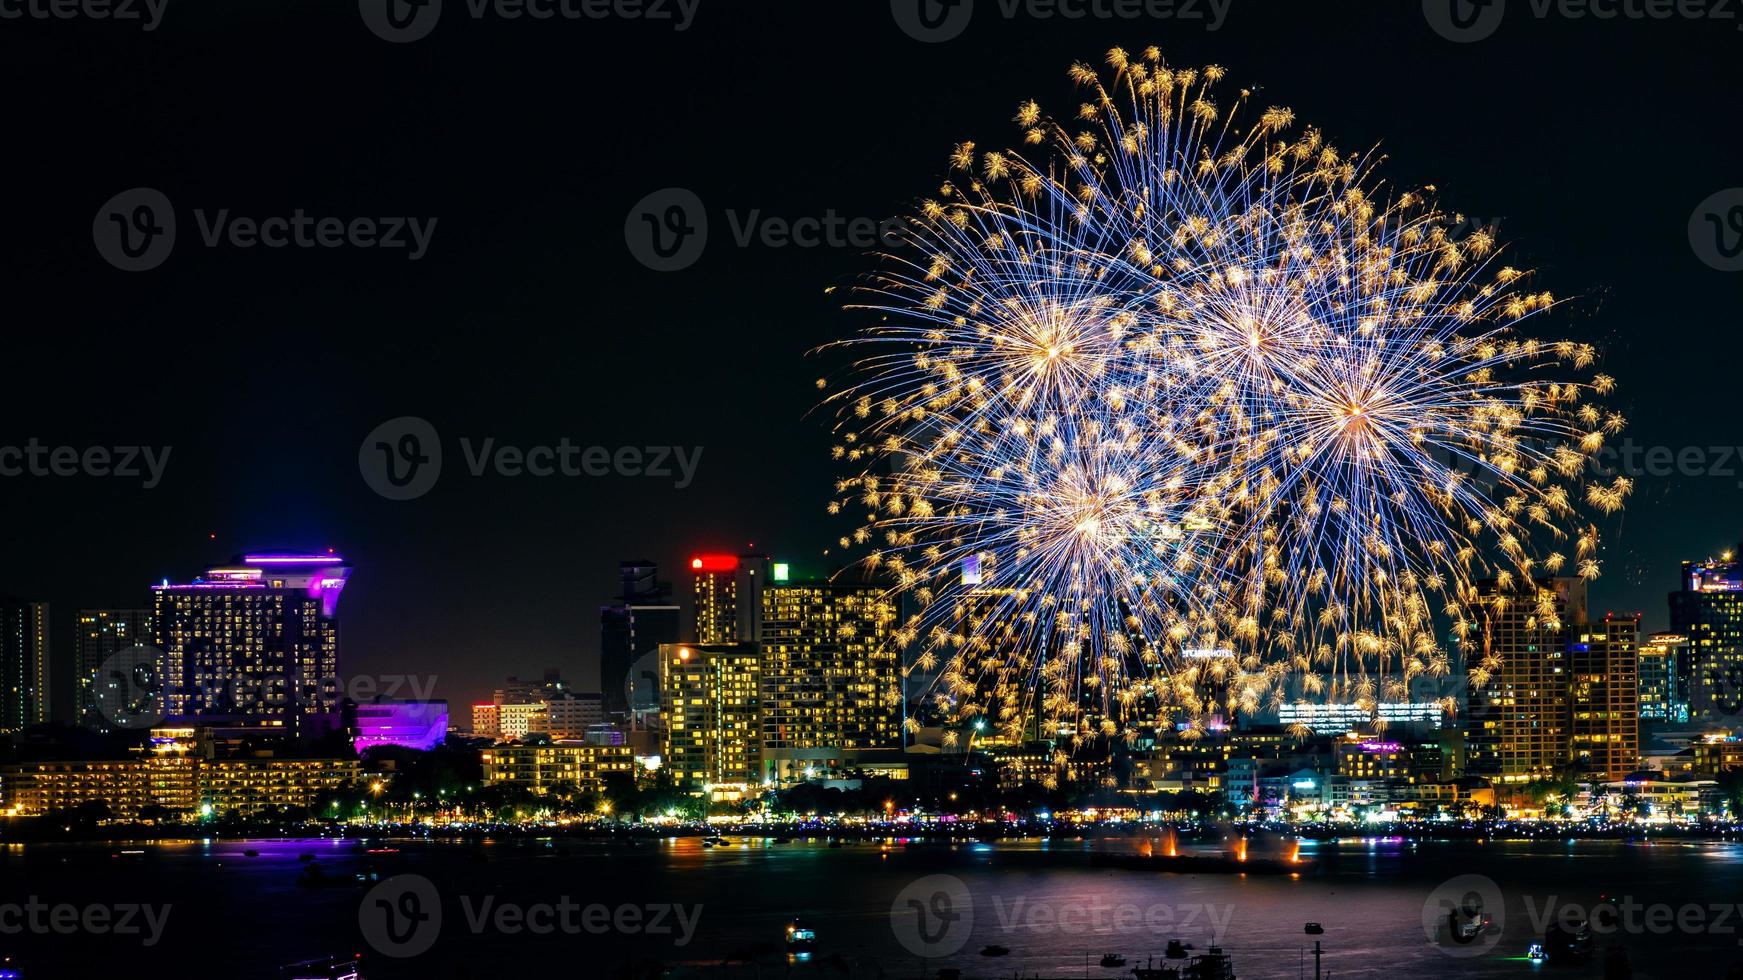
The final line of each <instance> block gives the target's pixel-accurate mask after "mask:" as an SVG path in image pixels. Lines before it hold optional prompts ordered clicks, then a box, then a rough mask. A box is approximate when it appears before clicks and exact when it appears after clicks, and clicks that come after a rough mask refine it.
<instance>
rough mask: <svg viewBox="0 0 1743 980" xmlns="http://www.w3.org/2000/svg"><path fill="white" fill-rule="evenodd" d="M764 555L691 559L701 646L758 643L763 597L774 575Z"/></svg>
mask: <svg viewBox="0 0 1743 980" xmlns="http://www.w3.org/2000/svg"><path fill="white" fill-rule="evenodd" d="M772 572H773V570H772V567H771V566H770V564H769V560H768V559H767V558H764V557H762V556H760V555H742V556H741V555H697V556H696V557H694V558H691V559H690V575H691V577H692V579H693V591H694V600H695V615H696V629H695V631H694V634H693V635H694V636H695V638H696V641H697V642H698V643H745V642H752V641H755V640H756V638H757V636H758V635H760V631H761V627H762V623H761V620H762V602H761V599H760V598H759V597H760V596H761V594H762V590H763V588H764V586H766V585H767V584H768V581H769V579H770V577H771V576H772Z"/></svg>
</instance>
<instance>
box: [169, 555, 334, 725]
mask: <svg viewBox="0 0 1743 980" xmlns="http://www.w3.org/2000/svg"><path fill="white" fill-rule="evenodd" d="M350 571H351V566H350V565H348V564H346V562H345V561H344V559H342V558H338V557H336V556H333V555H316V554H297V553H274V554H258V555H247V556H244V557H242V558H240V559H239V560H238V561H236V562H235V563H233V564H231V565H229V566H226V567H223V568H214V569H211V570H209V571H207V572H206V574H204V575H202V576H200V577H199V578H197V579H195V580H194V581H193V582H191V583H189V584H187V585H171V584H169V583H167V582H166V583H164V584H162V585H159V586H155V587H154V588H153V590H152V592H153V597H154V604H153V609H152V619H153V622H154V624H155V629H156V634H157V645H158V647H159V648H161V649H162V650H163V652H164V664H163V676H164V686H165V692H164V693H165V701H166V713H167V714H168V715H169V717H171V718H173V719H177V720H180V721H183V722H194V721H200V720H210V721H214V722H216V721H218V720H220V719H221V720H223V721H225V722H227V723H231V724H243V725H254V726H260V727H266V728H275V729H281V730H284V731H285V732H287V733H304V732H306V731H308V730H309V729H307V728H306V727H305V725H304V723H305V721H312V720H313V718H312V716H316V715H324V714H326V713H328V712H331V711H334V710H335V709H336V708H337V707H338V700H339V691H338V684H337V681H338V674H339V620H338V612H339V593H340V592H341V591H342V590H343V589H344V587H345V580H346V576H347V575H348V574H349V573H350Z"/></svg>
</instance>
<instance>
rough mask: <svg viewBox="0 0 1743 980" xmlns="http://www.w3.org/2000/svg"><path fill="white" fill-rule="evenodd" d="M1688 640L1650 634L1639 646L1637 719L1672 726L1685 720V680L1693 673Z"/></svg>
mask: <svg viewBox="0 0 1743 980" xmlns="http://www.w3.org/2000/svg"><path fill="white" fill-rule="evenodd" d="M1692 666H1693V665H1692V664H1691V663H1690V658H1689V638H1688V637H1687V636H1684V635H1683V634H1681V633H1673V632H1669V631H1666V632H1662V633H1654V634H1652V635H1651V636H1649V637H1647V638H1646V639H1645V640H1644V641H1643V642H1641V644H1640V717H1641V719H1642V720H1644V721H1660V722H1669V723H1672V724H1676V723H1679V722H1686V721H1688V720H1689V695H1688V689H1689V679H1690V677H1691V675H1692V673H1693V670H1692Z"/></svg>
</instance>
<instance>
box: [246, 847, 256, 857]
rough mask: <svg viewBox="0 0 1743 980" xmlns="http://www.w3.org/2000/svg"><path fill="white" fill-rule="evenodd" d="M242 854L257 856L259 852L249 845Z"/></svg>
mask: <svg viewBox="0 0 1743 980" xmlns="http://www.w3.org/2000/svg"><path fill="white" fill-rule="evenodd" d="M242 856H243V857H251V858H257V857H259V856H260V852H259V851H257V850H255V849H254V848H252V847H251V848H249V849H248V850H246V851H243V852H242Z"/></svg>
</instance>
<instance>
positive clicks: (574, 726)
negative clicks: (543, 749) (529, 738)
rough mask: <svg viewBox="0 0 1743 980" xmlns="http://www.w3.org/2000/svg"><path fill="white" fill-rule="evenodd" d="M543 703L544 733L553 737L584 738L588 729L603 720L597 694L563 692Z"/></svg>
mask: <svg viewBox="0 0 1743 980" xmlns="http://www.w3.org/2000/svg"><path fill="white" fill-rule="evenodd" d="M544 705H545V726H546V727H545V733H546V734H547V735H550V736H551V737H552V738H555V739H574V738H584V737H586V735H587V731H588V729H590V728H592V727H593V726H595V725H598V724H600V723H602V722H603V721H604V720H605V712H604V705H603V699H602V698H601V696H600V695H598V694H565V695H562V696H561V697H554V698H546V699H545V700H544Z"/></svg>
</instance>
